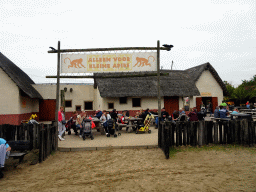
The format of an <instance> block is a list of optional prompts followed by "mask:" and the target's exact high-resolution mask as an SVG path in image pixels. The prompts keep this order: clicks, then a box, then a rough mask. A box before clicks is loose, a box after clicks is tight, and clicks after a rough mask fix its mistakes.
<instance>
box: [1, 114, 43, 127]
mask: <svg viewBox="0 0 256 192" xmlns="http://www.w3.org/2000/svg"><path fill="white" fill-rule="evenodd" d="M32 114H36V115H37V118H36V120H37V121H38V120H39V112H34V113H24V114H5V115H0V125H2V124H11V125H20V124H21V121H22V120H28V119H29V118H30V116H31V115H32Z"/></svg>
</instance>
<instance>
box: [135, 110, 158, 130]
mask: <svg viewBox="0 0 256 192" xmlns="http://www.w3.org/2000/svg"><path fill="white" fill-rule="evenodd" d="M152 119H154V116H153V115H152V114H148V115H147V116H146V118H145V121H144V124H140V123H139V122H138V125H137V130H136V132H135V133H136V134H138V133H139V132H143V133H146V132H148V133H151V130H149V126H150V123H151V121H152Z"/></svg>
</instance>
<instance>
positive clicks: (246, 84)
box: [242, 75, 256, 86]
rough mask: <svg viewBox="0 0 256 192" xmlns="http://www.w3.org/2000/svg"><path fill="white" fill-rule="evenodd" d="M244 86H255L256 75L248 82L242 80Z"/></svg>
mask: <svg viewBox="0 0 256 192" xmlns="http://www.w3.org/2000/svg"><path fill="white" fill-rule="evenodd" d="M242 82H243V83H242V85H244V86H256V75H254V76H253V77H252V78H251V79H250V80H249V81H247V80H242Z"/></svg>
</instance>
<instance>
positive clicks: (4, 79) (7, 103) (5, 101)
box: [0, 68, 20, 114]
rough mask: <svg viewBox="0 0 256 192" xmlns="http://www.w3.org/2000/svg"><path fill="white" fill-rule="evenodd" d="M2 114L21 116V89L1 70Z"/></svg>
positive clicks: (0, 109)
mask: <svg viewBox="0 0 256 192" xmlns="http://www.w3.org/2000/svg"><path fill="white" fill-rule="evenodd" d="M0 100H1V102H0V114H19V113H20V107H19V106H20V105H19V88H18V86H17V85H16V84H15V83H14V82H13V80H12V79H11V78H10V77H9V76H8V75H7V74H6V73H5V72H4V71H3V70H2V69H1V68H0Z"/></svg>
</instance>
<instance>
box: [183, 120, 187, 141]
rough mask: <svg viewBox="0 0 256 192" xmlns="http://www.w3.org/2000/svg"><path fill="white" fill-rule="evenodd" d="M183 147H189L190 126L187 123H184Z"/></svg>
mask: <svg viewBox="0 0 256 192" xmlns="http://www.w3.org/2000/svg"><path fill="white" fill-rule="evenodd" d="M182 125H183V145H185V146H186V145H187V134H188V126H187V125H188V124H187V122H183V123H182Z"/></svg>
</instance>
